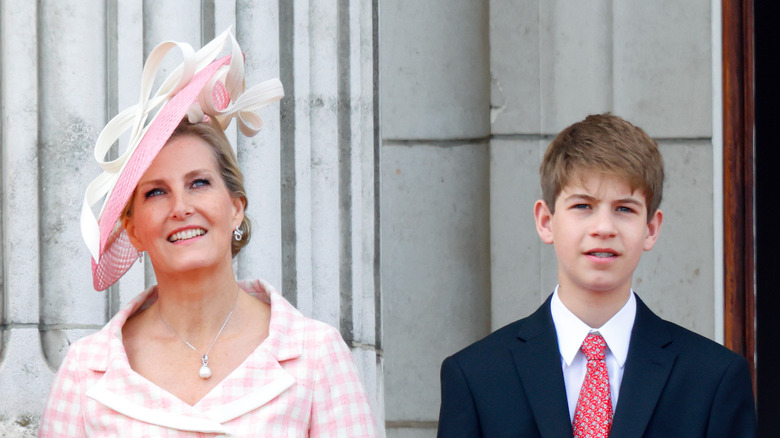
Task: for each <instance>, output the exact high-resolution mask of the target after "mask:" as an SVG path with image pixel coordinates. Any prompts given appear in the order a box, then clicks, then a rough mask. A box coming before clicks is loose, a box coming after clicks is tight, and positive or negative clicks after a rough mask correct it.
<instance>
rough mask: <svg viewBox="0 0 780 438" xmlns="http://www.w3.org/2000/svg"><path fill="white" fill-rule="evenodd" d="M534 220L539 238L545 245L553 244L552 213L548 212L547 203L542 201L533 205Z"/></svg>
mask: <svg viewBox="0 0 780 438" xmlns="http://www.w3.org/2000/svg"><path fill="white" fill-rule="evenodd" d="M534 219H535V221H536V232H537V233H539V238H540V239H542V242H544V243H546V244H548V245H549V244H551V243H553V232H552V213H551V212H550V209H549V207H547V203H546V202H544V201H543V200H541V199H540V200H538V201H536V203H535V204H534Z"/></svg>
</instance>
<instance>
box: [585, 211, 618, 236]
mask: <svg viewBox="0 0 780 438" xmlns="http://www.w3.org/2000/svg"><path fill="white" fill-rule="evenodd" d="M614 219H615V218H614V217H613V215H612V211H610V210H609V209H607V208H600V209H598V210H596V214H594V215H593V224H592V227H591V234H592V235H594V236H598V237H613V236H614V235H615V234H616V233H617V230H616V228H615V220H614Z"/></svg>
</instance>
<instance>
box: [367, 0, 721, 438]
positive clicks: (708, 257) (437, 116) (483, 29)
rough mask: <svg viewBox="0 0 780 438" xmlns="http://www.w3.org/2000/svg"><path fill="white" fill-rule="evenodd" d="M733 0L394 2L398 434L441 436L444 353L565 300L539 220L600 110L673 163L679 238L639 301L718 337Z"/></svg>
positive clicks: (385, 17)
mask: <svg viewBox="0 0 780 438" xmlns="http://www.w3.org/2000/svg"><path fill="white" fill-rule="evenodd" d="M717 3H718V2H712V1H710V0H694V1H686V2H680V1H670V0H664V1H651V2H647V1H639V0H629V1H623V0H621V1H615V0H600V1H588V2H581V1H576V0H490V1H489V2H488V1H480V0H446V1H445V0H432V1H425V2H419V1H413V0H385V1H383V2H381V6H382V8H381V14H380V59H381V63H380V65H381V70H380V72H381V76H380V84H381V85H380V89H381V99H380V100H381V104H382V113H381V126H382V138H383V142H382V173H381V177H382V193H381V201H380V204H381V213H382V216H381V217H382V222H381V224H382V225H381V229H382V253H381V254H382V271H381V276H382V285H383V300H384V303H385V306H384V339H383V343H384V353H385V382H386V391H385V392H386V400H385V406H386V416H387V433H388V436H390V437H399V438H400V437H404V438H406V437H410V438H411V437H414V438H416V437H433V436H435V427H436V421H437V418H438V407H439V380H438V372H439V365H440V364H441V361H442V360H443V359H444V357H446V356H447V355H449V354H452V353H454V352H455V351H457V350H459V349H460V348H462V347H464V346H466V345H467V344H469V343H471V342H473V341H474V340H476V339H479V338H481V337H483V336H484V335H486V334H487V333H489V332H490V331H491V330H495V329H497V328H499V327H501V326H503V325H505V324H507V323H509V322H511V321H514V320H516V319H518V318H521V317H523V316H526V315H528V314H529V313H531V312H532V311H533V310H534V309H536V308H537V307H538V306H539V304H540V303H541V302H542V300H543V299H545V298H546V297H547V296H548V295H549V294H550V293H551V292H552V290H553V288H554V286H555V284H556V277H557V268H556V262H555V255H554V251H553V249H552V247H549V246H546V245H544V244H542V243H541V242H540V241H539V238H538V236H537V234H536V230H535V228H534V222H533V213H532V207H533V202H534V201H535V200H536V199H538V198H539V197H540V194H541V190H540V188H539V176H538V168H539V164H540V161H541V156H542V154H543V153H544V150H545V149H546V147H547V145H548V144H549V142H550V140H551V139H552V137H553V136H554V135H555V134H556V133H557V132H558V131H560V130H561V129H562V128H564V127H565V126H567V125H569V124H571V123H573V122H576V121H579V120H581V119H583V118H584V117H585V116H586V115H587V114H590V113H599V112H605V111H610V112H613V113H615V114H617V115H620V116H622V117H624V118H626V119H628V120H629V121H631V122H633V123H635V124H636V125H638V126H640V127H642V128H644V129H645V130H646V131H647V132H648V133H649V134H650V135H651V136H652V137H654V138H656V139H657V141H658V142H659V144H660V147H661V151H662V154H663V156H664V160H665V165H666V184H665V193H664V201H663V203H662V205H661V208H662V209H663V211H664V213H665V215H664V223H663V228H662V232H661V237H660V240H659V242H658V244H657V245H656V247H655V248H654V249H653V250H652V251H651V252H649V253H645V255H644V256H643V259H642V261H641V263H640V266H639V268H638V269H637V272H636V275H635V278H634V287H635V290H637V291H638V293H639V294H640V295H641V296H642V298H643V299H644V300H645V302H647V304H648V305H649V306H650V307H651V308H653V309H654V310H655V311H656V312H657V313H659V314H660V315H661V316H662V317H665V318H667V319H670V320H672V321H675V322H677V323H679V324H681V325H683V326H686V327H688V328H691V329H693V330H694V331H697V332H699V333H701V334H703V335H705V336H707V337H710V338H717V337H718V333H716V322H715V321H716V316H717V315H718V314H719V312H722V310H721V309H719V308H718V306H717V304H716V303H718V302H721V301H719V298H718V296H717V295H716V294H718V293H722V291H720V290H716V287H717V285H718V284H719V281H718V280H717V279H716V275H718V274H717V272H719V271H718V270H716V269H715V266H717V264H719V263H720V260H719V259H716V255H715V248H716V245H717V242H716V240H715V235H716V232H717V229H716V222H715V220H716V219H714V218H716V217H717V215H715V211H714V209H715V208H714V205H716V199H715V197H717V196H720V195H719V193H717V192H714V191H713V187H716V186H718V185H719V183H720V180H721V177H720V175H714V172H713V168H714V167H715V166H717V164H718V163H717V160H719V157H717V155H716V153H715V152H714V151H715V150H716V146H717V144H716V143H714V141H715V142H716V141H717V138H719V136H718V135H717V133H715V132H714V130H715V129H716V128H714V126H719V122H717V119H716V123H713V107H714V105H716V104H717V103H713V101H714V99H715V98H714V97H713V95H716V94H715V93H714V92H713V88H717V87H718V86H719V85H718V84H719V81H720V78H719V77H717V74H718V73H717V71H715V70H713V65H714V64H716V63H717V62H718V61H717V60H716V61H715V62H713V59H712V58H713V55H712V47H713V45H712V41H713V40H715V39H717V38H718V36H717V35H713V28H714V29H717V28H718V25H717V23H716V24H715V25H713V20H714V18H713V14H712V10H711V7H712V6H711V4H716V5H717ZM716 16H717V15H716ZM713 84H714V85H715V87H713ZM716 107H717V106H716ZM716 117H719V116H716ZM713 138H715V140H713Z"/></svg>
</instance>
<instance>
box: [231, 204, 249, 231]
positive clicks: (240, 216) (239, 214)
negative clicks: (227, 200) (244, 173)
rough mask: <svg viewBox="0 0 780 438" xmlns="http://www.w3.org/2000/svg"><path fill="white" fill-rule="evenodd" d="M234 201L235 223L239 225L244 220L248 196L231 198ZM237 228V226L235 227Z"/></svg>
mask: <svg viewBox="0 0 780 438" xmlns="http://www.w3.org/2000/svg"><path fill="white" fill-rule="evenodd" d="M231 200H232V201H233V223H234V224H238V225H239V226H240V225H241V223H242V222H243V221H244V210H245V209H246V198H244V197H239V198H231ZM233 228H235V227H233Z"/></svg>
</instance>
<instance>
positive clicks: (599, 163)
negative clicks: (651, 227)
mask: <svg viewBox="0 0 780 438" xmlns="http://www.w3.org/2000/svg"><path fill="white" fill-rule="evenodd" d="M583 171H596V172H601V173H603V174H607V175H614V176H617V177H619V178H622V179H624V180H625V181H626V182H628V184H629V186H630V187H631V190H637V189H640V190H642V192H643V193H644V195H645V203H646V205H647V220H648V221H650V219H651V218H652V216H653V214H655V212H656V210H658V207H659V206H660V205H661V198H662V196H663V184H664V165H663V160H662V158H661V153H660V152H659V151H658V144H657V143H656V142H655V140H653V139H652V138H650V136H648V135H647V134H646V133H645V131H643V130H642V129H641V128H639V127H637V126H634V125H632V124H631V123H629V122H627V121H625V120H623V119H622V118H620V117H618V116H615V115H612V114H608V113H607V114H598V115H590V116H588V117H586V118H585V120H583V121H581V122H577V123H575V124H573V125H571V126H569V127H567V128H566V129H564V130H563V131H561V132H560V134H558V136H556V137H555V139H554V140H553V141H552V143H550V145H549V146H548V147H547V152H545V154H544V158H543V159H542V165H541V167H540V168H539V174H540V176H541V184H542V199H543V200H544V201H545V202H546V203H547V206H548V208H549V209H550V212H551V213H553V214H554V213H555V200H556V199H557V198H558V195H559V194H560V193H561V190H563V189H564V188H565V187H567V186H568V185H569V184H571V182H572V181H571V178H572V177H579V178H582V177H583V176H584V175H583Z"/></svg>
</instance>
